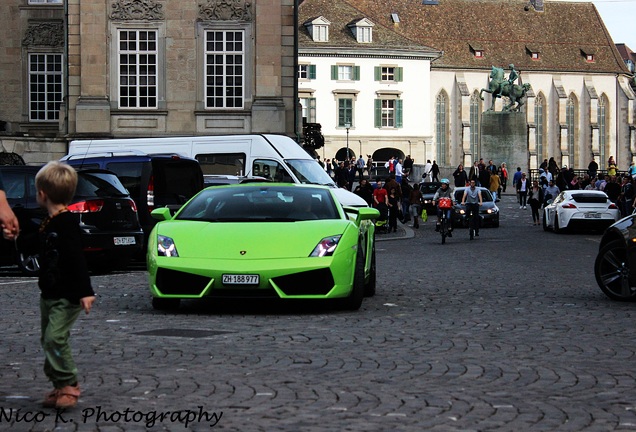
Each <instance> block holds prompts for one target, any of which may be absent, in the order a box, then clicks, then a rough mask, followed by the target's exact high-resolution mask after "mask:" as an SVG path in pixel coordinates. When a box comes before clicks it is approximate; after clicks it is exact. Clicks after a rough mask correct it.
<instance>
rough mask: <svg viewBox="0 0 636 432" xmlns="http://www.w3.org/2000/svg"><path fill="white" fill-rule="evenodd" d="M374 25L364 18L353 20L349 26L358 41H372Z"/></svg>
mask: <svg viewBox="0 0 636 432" xmlns="http://www.w3.org/2000/svg"><path fill="white" fill-rule="evenodd" d="M374 25H375V24H373V23H372V22H371V21H370V20H368V19H366V18H362V19H359V20H357V21H354V22H352V23H351V24H349V25H348V27H349V29H350V30H351V33H353V37H355V38H356V41H358V43H371V42H373V32H372V29H373V26H374Z"/></svg>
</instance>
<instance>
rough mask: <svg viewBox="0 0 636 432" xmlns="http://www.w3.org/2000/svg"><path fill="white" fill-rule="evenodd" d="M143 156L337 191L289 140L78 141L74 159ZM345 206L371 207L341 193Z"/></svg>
mask: <svg viewBox="0 0 636 432" xmlns="http://www.w3.org/2000/svg"><path fill="white" fill-rule="evenodd" d="M131 150H132V151H140V152H143V153H146V154H156V153H177V154H180V155H183V156H186V157H192V158H195V159H197V160H198V161H199V164H200V165H201V169H202V170H203V175H239V176H253V177H264V178H267V179H271V180H273V181H275V182H289V183H307V184H321V185H330V186H333V187H334V188H337V186H336V184H335V183H334V181H333V180H332V179H331V177H329V175H328V174H327V173H326V172H325V170H324V169H323V168H322V167H321V166H320V164H319V163H318V162H317V161H316V160H314V159H313V158H312V157H311V156H309V154H307V152H306V151H305V150H303V148H302V147H301V146H300V145H298V143H296V142H295V141H294V140H292V139H291V138H289V137H288V136H285V135H274V134H250V135H218V136H195V137H161V138H122V139H105V140H75V141H71V143H70V144H69V150H68V154H69V155H78V156H79V155H88V154H90V153H105V152H125V151H131ZM337 189H338V190H337V192H336V195H337V197H338V199H339V201H340V202H341V203H342V204H343V205H346V206H353V207H366V206H367V203H366V201H364V200H363V199H362V198H360V197H359V196H358V195H355V194H353V193H351V192H349V191H348V190H345V189H342V188H337Z"/></svg>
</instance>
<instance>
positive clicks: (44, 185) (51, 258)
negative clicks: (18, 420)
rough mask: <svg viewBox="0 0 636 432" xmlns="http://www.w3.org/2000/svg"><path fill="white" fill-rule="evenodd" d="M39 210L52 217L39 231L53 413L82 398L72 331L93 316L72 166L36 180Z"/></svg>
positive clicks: (53, 167) (50, 167)
mask: <svg viewBox="0 0 636 432" xmlns="http://www.w3.org/2000/svg"><path fill="white" fill-rule="evenodd" d="M35 187H36V189H37V201H38V204H39V205H40V206H41V207H43V208H45V209H46V210H47V211H48V216H47V217H46V218H45V219H44V220H43V221H42V224H41V225H40V235H39V242H40V243H39V244H40V249H39V250H40V277H39V280H38V284H39V286H40V290H41V292H42V295H41V298H40V311H41V314H42V318H41V325H42V336H41V343H42V349H43V350H44V356H45V360H44V373H45V374H46V376H47V377H48V379H49V380H50V381H51V382H52V383H53V386H54V389H53V390H52V391H51V392H50V393H48V394H47V395H46V396H45V399H44V402H43V405H44V406H45V407H49V408H53V407H55V408H61V409H63V408H71V407H74V406H75V405H76V404H77V400H78V398H79V395H80V389H79V384H78V383H77V367H76V366H75V362H74V361H73V356H72V354H71V346H70V344H69V337H70V330H71V327H72V326H73V323H75V320H77V318H78V316H79V314H80V312H81V311H82V309H83V310H84V312H86V314H88V313H89V312H90V310H91V306H92V305H93V302H94V301H95V294H94V292H93V288H92V287H91V281H90V278H89V276H88V269H87V266H86V260H85V258H84V254H83V252H82V245H81V237H80V228H79V219H78V217H77V215H76V214H74V213H71V212H69V211H68V208H67V207H66V206H67V204H68V203H70V201H71V199H72V198H73V195H74V194H75V188H76V187H77V173H76V172H75V170H74V169H73V168H72V167H70V166H69V165H66V164H63V163H60V162H49V163H48V164H46V165H45V166H44V167H43V168H42V169H41V170H40V171H39V172H38V173H37V175H36V176H35Z"/></svg>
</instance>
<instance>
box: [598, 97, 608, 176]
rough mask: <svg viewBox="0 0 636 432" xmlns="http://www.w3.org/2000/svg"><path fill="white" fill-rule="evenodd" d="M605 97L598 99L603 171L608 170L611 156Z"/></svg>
mask: <svg viewBox="0 0 636 432" xmlns="http://www.w3.org/2000/svg"><path fill="white" fill-rule="evenodd" d="M606 105H607V104H606V100H605V95H602V96H601V97H600V98H599V99H598V117H597V122H598V149H599V152H600V155H599V157H600V159H601V163H600V165H601V169H605V168H607V154H609V149H607V146H608V144H609V140H608V139H607V106H606Z"/></svg>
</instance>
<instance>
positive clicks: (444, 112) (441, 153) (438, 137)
mask: <svg viewBox="0 0 636 432" xmlns="http://www.w3.org/2000/svg"><path fill="white" fill-rule="evenodd" d="M447 121H448V103H447V99H446V95H445V94H443V93H441V94H439V95H438V96H437V99H436V100H435V141H436V142H437V160H438V161H439V163H440V164H443V165H448V160H447V155H448V152H447V147H448V139H447V135H448V128H447Z"/></svg>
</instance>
